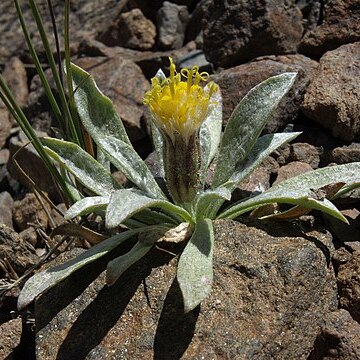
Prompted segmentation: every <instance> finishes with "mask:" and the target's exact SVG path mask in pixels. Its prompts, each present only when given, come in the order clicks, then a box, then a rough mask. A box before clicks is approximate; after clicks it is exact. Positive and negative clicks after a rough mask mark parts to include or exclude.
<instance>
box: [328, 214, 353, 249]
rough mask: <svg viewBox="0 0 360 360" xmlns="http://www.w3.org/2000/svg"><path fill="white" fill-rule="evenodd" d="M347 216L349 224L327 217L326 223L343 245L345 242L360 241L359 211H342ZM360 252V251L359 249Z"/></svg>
mask: <svg viewBox="0 0 360 360" xmlns="http://www.w3.org/2000/svg"><path fill="white" fill-rule="evenodd" d="M341 213H342V214H343V215H344V216H345V218H346V219H347V221H348V222H349V223H348V224H346V223H344V222H342V221H340V220H338V219H335V218H333V217H327V218H326V223H327V226H328V228H329V230H330V231H331V233H332V234H333V235H334V236H335V237H336V238H337V239H338V240H339V241H340V242H341V243H342V244H343V243H345V242H352V241H353V242H356V241H357V240H358V239H360V212H359V210H357V209H355V208H354V209H347V210H341ZM359 250H360V249H359Z"/></svg>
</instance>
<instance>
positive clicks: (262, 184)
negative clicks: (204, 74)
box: [232, 166, 270, 201]
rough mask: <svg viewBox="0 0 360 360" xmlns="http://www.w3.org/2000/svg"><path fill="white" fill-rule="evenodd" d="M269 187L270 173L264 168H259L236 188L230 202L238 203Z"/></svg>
mask: <svg viewBox="0 0 360 360" xmlns="http://www.w3.org/2000/svg"><path fill="white" fill-rule="evenodd" d="M269 187H270V172H269V171H268V170H267V169H266V168H265V167H263V166H260V167H258V168H257V169H255V170H254V171H253V172H252V173H251V174H250V175H249V176H248V177H247V178H246V179H245V180H244V181H242V182H241V183H240V184H239V185H238V186H237V188H236V190H235V192H234V193H233V197H232V200H234V201H238V200H240V199H243V198H245V197H248V196H251V195H255V194H259V193H262V192H264V191H265V190H267V189H269Z"/></svg>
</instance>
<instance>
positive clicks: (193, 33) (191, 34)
mask: <svg viewBox="0 0 360 360" xmlns="http://www.w3.org/2000/svg"><path fill="white" fill-rule="evenodd" d="M212 2H213V0H200V1H199V2H198V3H197V4H196V7H195V9H194V11H193V12H192V13H191V14H190V18H189V22H188V25H187V27H186V36H185V42H188V41H191V40H196V39H197V38H198V37H199V35H200V37H201V44H202V43H203V39H202V20H203V19H204V17H205V16H206V14H207V13H208V8H209V6H211V4H212ZM201 47H202V46H201Z"/></svg>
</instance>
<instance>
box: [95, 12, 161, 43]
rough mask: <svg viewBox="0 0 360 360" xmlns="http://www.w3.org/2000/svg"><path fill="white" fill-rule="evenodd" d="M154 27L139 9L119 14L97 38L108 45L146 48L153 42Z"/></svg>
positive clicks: (154, 35)
mask: <svg viewBox="0 0 360 360" xmlns="http://www.w3.org/2000/svg"><path fill="white" fill-rule="evenodd" d="M155 37H156V27H155V25H154V24H153V23H152V22H151V21H150V20H149V19H147V18H146V17H145V16H144V15H143V13H142V12H141V10H140V9H133V10H131V11H129V12H126V13H123V14H121V15H120V16H119V17H118V19H116V21H115V22H114V23H113V24H111V25H110V27H109V28H108V29H107V30H106V31H105V32H104V34H102V35H100V37H99V40H100V41H101V42H103V43H104V44H106V45H108V46H123V47H125V48H130V49H136V50H148V49H151V48H152V47H153V46H154V44H155Z"/></svg>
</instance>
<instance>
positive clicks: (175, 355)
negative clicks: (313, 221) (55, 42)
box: [35, 221, 336, 360]
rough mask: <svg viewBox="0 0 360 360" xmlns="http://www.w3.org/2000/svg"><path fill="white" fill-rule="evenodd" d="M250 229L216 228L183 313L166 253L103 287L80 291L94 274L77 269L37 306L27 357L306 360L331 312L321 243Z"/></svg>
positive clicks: (281, 231)
mask: <svg viewBox="0 0 360 360" xmlns="http://www.w3.org/2000/svg"><path fill="white" fill-rule="evenodd" d="M257 226H259V228H255V227H252V226H251V225H250V224H249V226H246V225H244V224H240V223H237V222H233V221H218V222H216V225H215V238H216V242H215V244H216V246H215V257H214V285H213V289H212V291H211V294H210V296H209V297H208V298H207V299H206V300H204V301H203V303H202V304H201V306H200V307H198V308H196V309H195V310H194V311H192V312H190V313H188V314H184V313H183V303H182V299H181V294H180V290H179V287H178V285H177V281H176V279H174V277H175V271H176V264H177V257H175V258H172V256H171V255H170V254H169V253H168V252H164V251H160V250H154V251H152V252H150V253H149V254H148V256H146V258H144V259H143V260H141V261H140V262H138V263H137V264H135V265H134V267H132V268H131V269H130V270H129V271H127V272H126V273H125V274H124V275H123V276H122V278H121V279H120V280H119V281H118V282H117V283H116V284H115V285H114V286H112V287H107V286H104V276H103V275H101V276H100V277H99V278H98V279H97V280H95V281H94V282H92V283H91V285H89V286H88V283H89V281H91V279H87V277H86V276H85V274H89V270H90V269H91V272H92V273H93V272H94V269H96V265H95V266H94V265H93V266H92V267H90V268H88V269H84V270H83V271H82V273H81V274H78V275H75V276H73V277H72V278H71V279H69V280H68V281H66V282H65V283H62V284H61V285H60V286H59V287H58V288H54V289H53V290H50V291H49V292H48V293H47V294H45V295H43V296H42V297H41V298H40V299H38V300H37V302H36V306H35V309H36V323H37V335H36V348H37V358H38V359H39V360H43V359H55V358H56V359H58V360H61V359H70V358H71V359H100V358H106V357H112V358H114V359H153V358H155V359H180V358H181V359H198V358H199V359H200V358H204V359H213V358H224V359H255V358H256V359H264V360H265V359H270V358H272V359H307V356H308V355H309V353H310V351H311V350H312V347H313V343H314V341H315V339H316V337H317V335H318V333H319V332H320V327H321V326H322V325H323V318H324V317H325V314H327V313H328V312H329V311H333V310H335V308H336V286H335V279H334V273H333V270H332V268H331V265H330V261H329V259H330V254H329V251H330V250H329V247H331V239H330V237H329V235H327V234H326V233H324V232H316V231H311V232H307V233H306V234H305V235H304V233H301V232H299V231H297V230H296V229H295V228H294V227H289V225H276V224H273V225H271V227H270V226H269V225H267V224H266V223H260V222H257ZM159 246H160V248H167V249H171V251H175V252H178V251H179V248H176V247H174V245H173V246H171V247H169V245H166V244H163V243H162V244H159ZM101 269H102V268H101V267H100V268H99V271H101ZM83 289H85V291H84V293H83V294H81V295H79V294H80V293H81V291H82V290H83ZM60 295H61V296H60ZM74 298H75V300H74V301H72V302H70V303H69V301H71V300H72V299H74ZM59 299H60V301H59ZM64 299H67V301H65V300H64Z"/></svg>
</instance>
